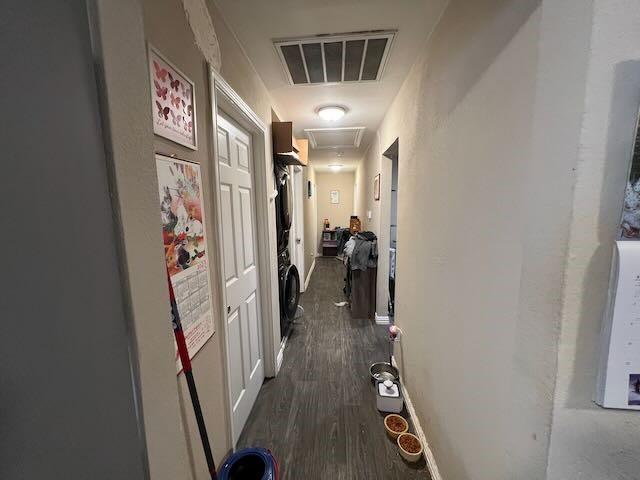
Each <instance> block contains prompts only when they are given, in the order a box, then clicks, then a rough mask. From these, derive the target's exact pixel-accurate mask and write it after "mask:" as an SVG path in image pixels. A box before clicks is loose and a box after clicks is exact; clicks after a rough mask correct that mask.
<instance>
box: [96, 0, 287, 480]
mask: <svg viewBox="0 0 640 480" xmlns="http://www.w3.org/2000/svg"><path fill="white" fill-rule="evenodd" d="M124 3H125V4H126V5H118V4H115V3H113V2H103V3H102V4H100V7H101V20H102V25H101V27H102V33H103V35H104V36H105V37H108V38H105V41H106V40H108V42H107V43H108V45H109V50H108V53H109V57H108V58H107V60H106V61H105V70H106V72H107V84H106V88H107V94H108V95H107V98H108V107H109V117H110V121H111V124H112V125H110V126H111V140H112V148H113V149H114V178H115V191H116V192H117V202H118V204H119V205H120V219H119V220H120V222H121V229H122V235H123V238H122V244H123V254H124V255H125V256H126V263H127V265H126V272H125V273H126V275H127V282H128V287H129V289H130V302H131V305H130V306H131V310H132V312H131V315H132V317H133V321H134V324H135V333H136V339H137V347H138V356H139V363H140V377H141V378H140V382H141V390H142V401H143V411H144V420H145V429H146V433H147V445H148V450H149V467H150V472H151V478H154V479H156V478H157V479H164V478H167V479H169V478H172V479H175V478H180V479H189V478H191V479H201V478H202V479H205V478H209V477H210V475H209V474H208V472H207V468H206V463H205V460H204V455H203V453H202V447H201V444H200V439H199V435H198V430H197V427H196V425H195V420H194V417H193V410H192V408H191V404H190V400H189V394H188V391H187V387H186V383H185V382H184V378H183V376H179V377H176V370H175V362H174V346H173V340H172V334H171V329H170V325H169V323H168V321H167V323H162V319H166V318H167V303H166V301H167V292H166V280H164V278H165V277H164V274H163V271H164V255H163V253H162V241H161V234H160V232H161V230H160V221H159V217H158V210H157V207H158V206H157V201H158V200H157V199H158V193H157V177H156V173H155V160H154V157H153V152H154V151H159V152H163V153H167V154H176V155H177V156H178V157H180V158H184V159H188V160H191V161H195V162H198V163H200V165H201V166H202V171H203V185H204V186H205V188H204V198H205V209H206V217H207V219H209V220H210V219H212V218H213V214H212V212H213V211H212V204H211V202H212V198H211V197H212V192H211V191H210V189H209V188H207V187H208V185H210V178H211V177H210V175H211V165H210V163H209V161H210V158H211V153H212V150H213V149H212V144H211V128H212V117H211V106H210V105H211V96H210V88H209V76H208V67H207V64H206V61H205V57H204V56H203V54H202V52H201V51H200V50H199V48H198V47H197V45H196V40H195V38H194V34H193V31H192V29H191V27H190V25H189V23H188V22H187V19H186V16H185V11H184V9H183V5H182V2H180V1H178V0H162V1H146V0H142V1H140V2H139V3H137V2H124ZM140 4H141V5H142V7H140ZM207 6H208V7H209V10H210V13H211V17H212V20H213V24H214V27H215V30H216V36H217V38H218V41H219V44H220V50H221V55H222V58H223V59H225V58H226V59H228V60H227V61H224V60H223V62H224V63H223V65H222V68H221V73H222V76H223V77H224V78H225V80H226V81H227V82H228V83H229V84H230V85H231V86H232V88H234V89H235V90H236V92H237V93H238V94H239V95H240V96H241V97H242V98H243V99H244V100H245V102H246V103H247V104H249V106H250V107H251V108H252V109H253V110H254V111H255V112H256V113H257V114H258V116H259V117H260V118H261V119H262V120H263V122H264V123H265V124H266V125H269V124H270V122H271V110H272V108H275V107H274V106H273V102H272V101H271V99H270V97H269V94H268V92H267V91H266V89H265V87H264V85H263V84H262V82H261V80H260V78H259V77H258V75H257V73H256V72H255V70H254V69H253V67H252V66H251V64H250V63H249V62H248V60H247V59H246V57H245V56H244V55H243V53H242V50H241V48H240V46H239V45H238V43H237V42H236V40H235V37H234V35H233V34H232V33H231V31H230V30H229V29H228V27H227V26H226V24H225V23H224V21H223V20H222V18H221V16H220V15H219V13H218V12H217V10H216V9H215V7H214V6H213V5H212V4H211V2H207ZM123 12H125V13H126V14H125V15H123ZM121 17H122V18H121ZM124 21H126V22H127V23H126V25H127V28H124V27H123V22H124ZM123 32H125V33H126V35H125V33H123ZM145 41H148V42H150V43H151V44H153V45H154V46H155V47H156V48H157V49H158V50H159V51H160V52H161V53H162V54H163V55H164V56H165V57H166V58H167V59H168V60H170V61H171V62H172V63H174V64H175V65H176V66H177V67H178V68H179V69H181V70H182V71H183V72H184V73H185V74H186V75H187V76H188V77H189V78H190V79H191V80H192V81H194V82H195V86H196V88H195V91H196V97H195V99H196V106H197V115H198V118H197V128H198V150H197V151H193V150H190V149H187V148H185V147H182V146H180V145H178V144H175V143H173V142H170V141H168V140H166V139H163V138H160V137H154V136H153V134H152V118H151V104H150V96H149V95H150V92H149V86H148V85H149V81H148V73H147V67H146V65H147V62H146V45H145ZM268 140H269V139H268ZM266 151H267V152H269V151H270V142H269V141H267V145H266ZM266 158H267V161H268V162H269V164H268V165H267V171H272V166H271V164H270V158H271V156H270V155H269V154H267V155H266ZM265 181H267V182H268V189H269V191H271V190H272V189H273V181H272V179H266V180H265ZM269 216H270V217H273V209H270V211H269ZM271 219H272V220H273V218H271ZM272 224H273V225H275V223H274V222H273V221H272ZM207 231H208V233H209V235H208V239H209V248H210V250H211V249H212V248H215V238H214V235H213V229H212V226H211V225H210V224H209V225H207ZM270 237H271V245H273V246H274V248H273V252H272V254H273V255H272V256H273V259H272V260H273V262H274V264H275V228H274V231H271V232H270ZM210 261H211V271H212V277H211V280H212V282H217V281H218V278H217V275H216V273H215V272H216V271H218V268H219V267H218V266H217V265H216V263H215V258H214V256H213V255H211V256H210ZM272 282H273V284H274V285H276V284H277V272H276V271H275V269H274V271H273V272H272ZM212 289H213V292H214V298H213V303H214V311H219V308H218V307H219V305H218V302H219V299H218V298H216V296H215V292H216V291H217V290H216V284H215V283H212ZM272 295H273V296H274V297H275V302H273V301H272V304H273V305H274V308H275V309H277V308H278V301H277V289H276V290H275V291H274V292H272ZM275 318H276V319H278V313H277V310H276V312H275ZM214 321H215V328H216V333H215V335H214V336H213V337H212V338H211V339H210V340H209V341H208V342H207V344H206V345H205V346H204V347H203V348H202V349H201V350H200V351H199V352H198V354H197V355H196V356H195V357H194V360H193V367H194V375H195V377H196V380H197V382H198V390H199V391H198V393H199V396H200V400H201V403H202V408H203V412H204V415H205V421H206V423H207V426H208V429H209V436H210V439H211V442H212V445H213V449H214V455H215V457H216V460H217V461H220V460H221V459H222V457H223V456H224V455H225V454H226V453H227V452H228V451H229V450H230V448H231V444H230V439H229V438H228V436H227V433H226V432H227V429H228V422H229V419H228V418H227V414H226V408H227V407H226V404H227V393H226V383H225V375H224V363H223V362H224V358H223V350H222V345H221V341H222V335H221V332H222V328H223V323H222V319H220V318H217V315H216V316H215V317H214ZM277 336H278V342H277V346H279V332H278V333H277Z"/></svg>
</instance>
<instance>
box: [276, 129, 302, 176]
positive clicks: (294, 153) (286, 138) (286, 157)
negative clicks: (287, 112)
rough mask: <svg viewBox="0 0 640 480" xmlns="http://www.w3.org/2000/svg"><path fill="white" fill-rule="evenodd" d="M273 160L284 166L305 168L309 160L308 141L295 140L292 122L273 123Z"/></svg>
mask: <svg viewBox="0 0 640 480" xmlns="http://www.w3.org/2000/svg"><path fill="white" fill-rule="evenodd" d="M271 131H272V135H273V142H272V147H273V158H274V160H277V161H279V162H281V163H284V164H286V165H302V166H303V167H306V166H307V163H308V159H309V140H306V139H304V140H303V139H299V140H298V139H296V138H295V137H294V136H293V122H273V123H272V124H271Z"/></svg>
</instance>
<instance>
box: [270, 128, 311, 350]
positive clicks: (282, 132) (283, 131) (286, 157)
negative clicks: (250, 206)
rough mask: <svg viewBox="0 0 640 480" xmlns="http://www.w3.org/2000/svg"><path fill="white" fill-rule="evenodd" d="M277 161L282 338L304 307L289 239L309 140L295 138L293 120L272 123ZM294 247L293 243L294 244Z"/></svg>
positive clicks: (286, 334)
mask: <svg viewBox="0 0 640 480" xmlns="http://www.w3.org/2000/svg"><path fill="white" fill-rule="evenodd" d="M271 133H272V139H273V142H272V146H273V163H274V175H275V185H276V189H277V195H276V198H275V207H276V232H277V236H278V280H279V287H280V332H281V336H282V338H284V337H286V336H288V335H289V332H290V331H291V326H292V325H293V319H294V318H295V317H296V316H297V315H298V311H299V310H302V307H299V306H298V302H299V300H300V274H299V273H298V269H297V268H296V266H295V265H294V264H292V263H291V254H290V248H289V239H290V237H291V224H292V217H293V204H294V201H293V182H292V178H291V175H292V172H291V168H292V166H296V165H297V166H302V167H306V166H307V163H308V148H309V144H308V140H300V139H298V140H297V139H295V138H294V136H293V123H292V122H273V123H272V124H271ZM292 247H293V246H292Z"/></svg>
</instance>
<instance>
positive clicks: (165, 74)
mask: <svg viewBox="0 0 640 480" xmlns="http://www.w3.org/2000/svg"><path fill="white" fill-rule="evenodd" d="M148 58H149V80H150V82H151V109H152V117H153V133H155V134H156V135H160V136H161V137H164V138H167V139H169V140H171V141H172V142H176V143H179V144H180V145H184V146H185V147H189V148H191V149H192V150H197V149H198V138H197V134H196V130H197V129H196V100H195V88H194V87H195V85H194V83H193V82H192V81H191V80H189V78H188V77H187V76H186V75H185V74H184V73H182V72H181V71H180V70H178V69H177V68H176V67H175V66H174V65H173V64H172V63H171V62H169V61H168V60H167V59H166V58H164V57H163V56H162V55H161V54H160V52H158V50H156V49H155V48H154V47H153V46H151V45H149V47H148Z"/></svg>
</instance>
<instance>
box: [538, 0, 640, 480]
mask: <svg viewBox="0 0 640 480" xmlns="http://www.w3.org/2000/svg"><path fill="white" fill-rule="evenodd" d="M590 3H591V2H590ZM593 9H594V10H593V33H592V37H591V42H590V50H589V55H590V62H589V68H588V75H587V84H586V99H585V106H584V117H583V121H582V130H581V135H580V138H579V145H578V148H577V149H576V152H577V154H578V164H577V171H576V175H577V181H576V187H575V195H574V199H573V216H572V219H571V241H570V244H569V254H568V260H567V270H566V280H565V284H566V286H565V291H564V296H563V299H562V300H563V310H562V331H561V335H560V344H559V352H558V377H557V382H556V398H555V408H554V416H553V434H552V440H551V451H550V458H549V476H548V478H549V479H553V480H563V479H574V478H580V479H584V480H601V479H608V480H622V479H625V480H626V479H632V478H633V479H635V478H639V477H640V473H639V472H640V441H639V438H640V437H639V432H640V416H638V413H637V412H628V411H614V410H605V409H602V408H600V407H598V406H597V405H595V404H594V403H593V402H592V398H593V394H594V389H595V384H596V372H597V362H598V358H599V357H598V340H599V335H600V327H601V318H602V313H603V310H604V306H605V301H606V294H607V289H608V280H609V278H608V277H609V269H610V265H611V251H612V245H613V240H614V238H615V234H616V232H617V226H618V221H619V219H620V213H621V209H622V200H623V193H624V188H625V184H626V175H627V170H628V167H629V162H630V159H631V150H632V145H633V137H634V125H635V120H636V114H637V110H638V105H639V104H640V4H638V2H637V1H633V0H596V1H594V2H593Z"/></svg>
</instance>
